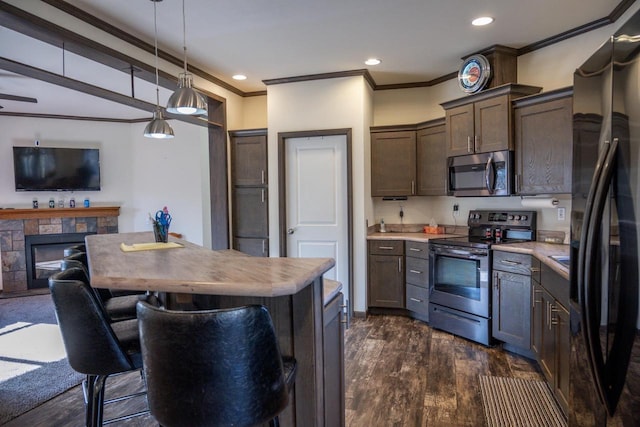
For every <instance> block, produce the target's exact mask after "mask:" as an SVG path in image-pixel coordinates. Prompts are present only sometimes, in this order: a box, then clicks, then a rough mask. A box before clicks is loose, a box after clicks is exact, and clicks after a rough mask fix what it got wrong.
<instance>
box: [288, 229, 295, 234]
mask: <svg viewBox="0 0 640 427" xmlns="http://www.w3.org/2000/svg"><path fill="white" fill-rule="evenodd" d="M293 233H295V230H294V229H293V228H289V229H287V234H293Z"/></svg>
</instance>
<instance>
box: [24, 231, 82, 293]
mask: <svg viewBox="0 0 640 427" xmlns="http://www.w3.org/2000/svg"><path fill="white" fill-rule="evenodd" d="M87 234H91V233H63V234H40V235H33V236H25V252H26V254H25V255H26V262H27V288H28V289H37V288H46V287H47V286H49V277H50V276H52V275H53V274H54V273H56V272H57V271H60V263H61V262H62V258H63V257H64V249H65V248H67V247H69V246H71V245H74V244H78V243H84V237H85V236H86V235H87Z"/></svg>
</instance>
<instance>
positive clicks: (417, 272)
mask: <svg viewBox="0 0 640 427" xmlns="http://www.w3.org/2000/svg"><path fill="white" fill-rule="evenodd" d="M409 273H413V274H422V271H418V270H409Z"/></svg>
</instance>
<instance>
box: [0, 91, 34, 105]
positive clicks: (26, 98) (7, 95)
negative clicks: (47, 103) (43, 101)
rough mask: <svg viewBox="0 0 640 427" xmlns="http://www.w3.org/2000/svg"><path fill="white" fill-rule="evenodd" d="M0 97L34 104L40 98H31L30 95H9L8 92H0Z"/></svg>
mask: <svg viewBox="0 0 640 427" xmlns="http://www.w3.org/2000/svg"><path fill="white" fill-rule="evenodd" d="M0 99H7V100H9V101H21V102H32V103H34V104H37V103H38V100H37V99H35V98H29V97H28V96H18V95H9V94H8V93H0Z"/></svg>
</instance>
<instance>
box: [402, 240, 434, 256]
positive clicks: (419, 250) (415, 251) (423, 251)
mask: <svg viewBox="0 0 640 427" xmlns="http://www.w3.org/2000/svg"><path fill="white" fill-rule="evenodd" d="M404 246H405V253H406V254H407V256H411V257H414V258H423V259H428V258H429V243H428V242H411V241H406V242H405V243H404Z"/></svg>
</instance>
